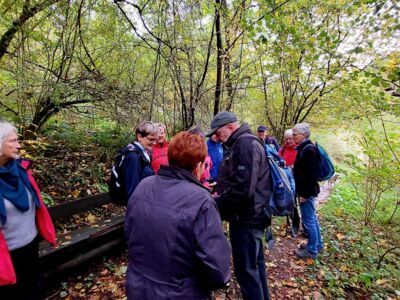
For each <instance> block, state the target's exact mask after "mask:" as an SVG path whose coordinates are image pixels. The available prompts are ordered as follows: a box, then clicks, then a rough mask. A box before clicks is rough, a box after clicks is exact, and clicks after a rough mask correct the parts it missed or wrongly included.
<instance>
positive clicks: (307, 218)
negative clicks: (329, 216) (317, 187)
mask: <svg viewBox="0 0 400 300" xmlns="http://www.w3.org/2000/svg"><path fill="white" fill-rule="evenodd" d="M300 211H301V217H302V219H303V223H304V225H305V226H304V227H305V230H306V232H307V235H308V241H307V250H308V252H310V253H313V254H318V252H319V251H320V250H321V249H322V248H323V247H324V244H323V242H322V237H321V230H320V226H319V222H318V218H317V215H316V212H315V197H310V198H307V201H306V202H300Z"/></svg>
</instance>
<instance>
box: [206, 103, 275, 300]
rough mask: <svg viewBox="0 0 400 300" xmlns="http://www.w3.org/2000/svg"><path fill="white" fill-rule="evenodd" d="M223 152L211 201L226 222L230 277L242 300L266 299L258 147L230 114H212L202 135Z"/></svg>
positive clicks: (262, 162) (263, 178)
mask: <svg viewBox="0 0 400 300" xmlns="http://www.w3.org/2000/svg"><path fill="white" fill-rule="evenodd" d="M214 133H215V134H216V135H217V137H218V139H219V140H220V141H222V142H223V143H224V146H225V148H226V150H227V152H226V154H225V156H224V158H223V160H222V162H221V164H220V167H219V174H218V179H217V187H216V190H217V194H218V196H217V197H216V199H215V200H216V202H217V205H218V208H219V211H220V213H221V217H222V219H223V220H226V221H228V222H229V225H230V226H229V234H230V240H231V245H232V255H233V263H234V268H235V275H236V278H237V280H238V282H239V285H240V288H241V291H242V295H243V299H251V300H261V299H269V292H268V285H267V276H266V268H265V261H264V248H263V243H262V237H263V234H264V230H265V228H266V227H267V226H268V225H269V224H270V215H269V213H268V199H269V196H270V192H271V175H270V169H269V165H268V162H267V158H266V155H265V149H264V145H263V144H262V143H261V141H260V140H259V139H258V138H257V137H256V136H255V135H253V134H252V133H251V131H250V127H249V125H248V124H243V125H240V124H239V122H238V120H237V118H236V116H235V115H234V114H233V113H230V112H226V111H223V112H220V113H218V114H217V115H216V116H215V117H214V118H213V120H212V122H211V130H210V132H209V133H208V134H207V136H210V135H212V134H214Z"/></svg>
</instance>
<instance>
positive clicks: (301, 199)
mask: <svg viewBox="0 0 400 300" xmlns="http://www.w3.org/2000/svg"><path fill="white" fill-rule="evenodd" d="M299 201H300V203H304V202H307V199H306V198H303V197H299Z"/></svg>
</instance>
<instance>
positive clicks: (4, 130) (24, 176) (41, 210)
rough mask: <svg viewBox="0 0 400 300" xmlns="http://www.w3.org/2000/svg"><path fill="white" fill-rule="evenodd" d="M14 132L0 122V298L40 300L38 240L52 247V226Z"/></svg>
mask: <svg viewBox="0 0 400 300" xmlns="http://www.w3.org/2000/svg"><path fill="white" fill-rule="evenodd" d="M20 148H21V145H20V144H19V142H18V134H17V129H16V128H15V127H14V126H13V125H11V124H10V123H7V122H0V297H1V298H2V299H24V300H25V299H41V290H40V274H39V241H40V239H44V240H46V241H47V242H49V243H50V244H52V245H53V246H54V245H55V243H56V235H55V231H54V226H53V223H52V221H51V219H50V216H49V213H48V211H47V209H46V206H45V205H44V203H43V200H42V198H41V193H40V191H39V188H38V186H37V184H36V182H35V180H34V179H33V177H32V174H31V172H30V171H29V168H30V166H31V162H30V161H28V160H25V159H21V158H20V157H19V150H20Z"/></svg>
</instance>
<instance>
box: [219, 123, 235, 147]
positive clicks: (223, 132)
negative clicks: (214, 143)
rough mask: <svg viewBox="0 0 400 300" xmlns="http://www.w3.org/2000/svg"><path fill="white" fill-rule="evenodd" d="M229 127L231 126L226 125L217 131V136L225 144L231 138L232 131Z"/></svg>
mask: <svg viewBox="0 0 400 300" xmlns="http://www.w3.org/2000/svg"><path fill="white" fill-rule="evenodd" d="M229 125H230V124H226V125H224V126H222V127H220V128H218V129H217V131H215V135H216V136H217V138H218V139H219V140H220V141H221V142H223V143H225V142H226V141H227V140H228V139H229V137H230V135H231V133H232V130H230V129H229V127H230V126H229Z"/></svg>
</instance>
